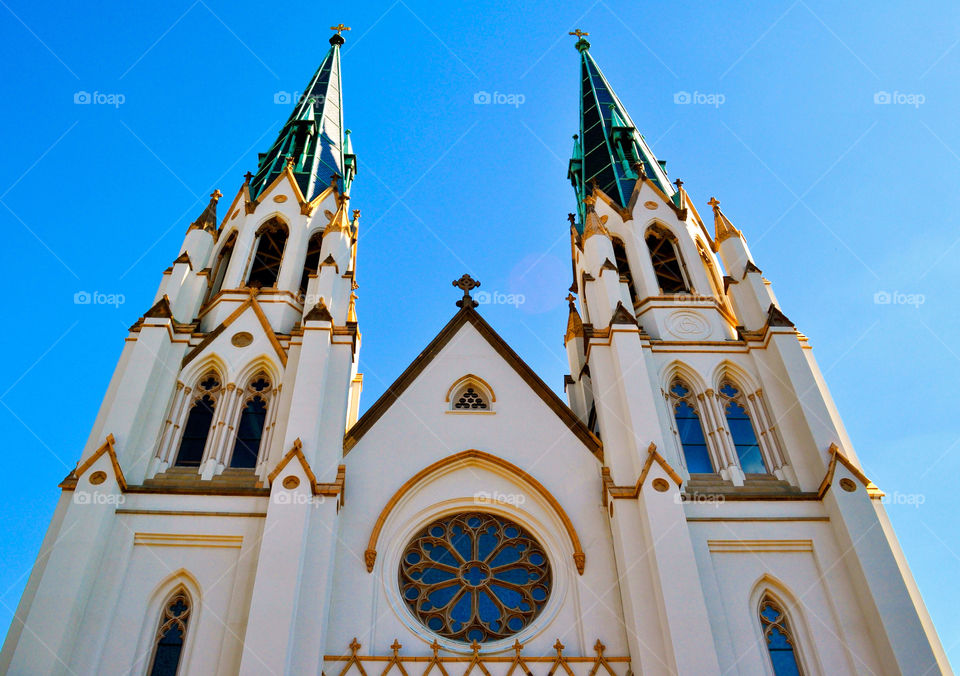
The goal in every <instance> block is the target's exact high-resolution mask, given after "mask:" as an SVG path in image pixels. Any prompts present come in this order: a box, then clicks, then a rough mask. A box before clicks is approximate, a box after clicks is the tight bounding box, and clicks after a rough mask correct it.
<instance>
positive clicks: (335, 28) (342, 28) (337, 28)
mask: <svg viewBox="0 0 960 676" xmlns="http://www.w3.org/2000/svg"><path fill="white" fill-rule="evenodd" d="M330 30H332V31H337V35H340V33H342V32H343V31H348V30H350V26H344V25H343V24H342V23H341V24H337V25H336V26H330Z"/></svg>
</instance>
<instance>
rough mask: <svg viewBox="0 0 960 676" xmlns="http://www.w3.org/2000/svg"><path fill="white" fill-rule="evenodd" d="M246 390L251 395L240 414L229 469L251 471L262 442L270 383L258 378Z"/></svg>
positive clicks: (262, 377) (254, 465) (255, 464)
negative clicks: (249, 391) (250, 392)
mask: <svg viewBox="0 0 960 676" xmlns="http://www.w3.org/2000/svg"><path fill="white" fill-rule="evenodd" d="M248 389H249V390H251V391H252V392H253V394H252V395H251V396H250V398H249V399H247V402H246V404H245V405H244V407H243V411H241V413H240V422H239V424H238V425H237V439H236V441H235V442H234V445H233V453H232V454H231V456H230V467H234V468H238V469H253V468H255V467H256V466H257V459H258V458H259V456H260V443H261V442H262V441H263V432H264V427H265V426H266V422H267V393H268V392H269V390H270V381H268V380H267V379H266V378H265V377H264V376H259V377H257V378H255V379H254V381H253V382H251V383H250V386H249V387H248Z"/></svg>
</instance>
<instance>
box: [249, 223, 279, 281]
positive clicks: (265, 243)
mask: <svg viewBox="0 0 960 676" xmlns="http://www.w3.org/2000/svg"><path fill="white" fill-rule="evenodd" d="M286 245H287V226H286V225H284V223H283V221H281V220H280V219H279V218H271V219H270V220H269V221H267V222H266V223H264V224H263V225H261V226H260V229H259V230H258V231H257V251H256V253H255V254H254V256H253V263H252V264H251V267H250V275H249V276H248V277H247V286H255V287H260V288H270V287H275V286H276V285H277V277H279V276H280V263H281V262H283V250H284V248H285V247H286Z"/></svg>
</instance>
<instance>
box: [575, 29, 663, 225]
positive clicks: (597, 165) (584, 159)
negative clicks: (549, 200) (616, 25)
mask: <svg viewBox="0 0 960 676" xmlns="http://www.w3.org/2000/svg"><path fill="white" fill-rule="evenodd" d="M571 35H577V37H578V38H579V40H577V44H576V48H577V51H578V52H580V134H579V136H578V137H574V147H573V155H572V157H571V159H570V169H569V172H568V177H569V178H570V183H571V184H572V185H573V187H574V190H575V191H576V193H577V210H578V212H579V215H580V218H579V221H580V222H579V224H578V229H582V228H583V219H584V204H583V198H584V197H586V196H588V195H589V194H590V193H591V192H592V191H593V186H594V185H596V187H598V188H600V189H601V190H603V192H604V193H606V195H608V196H609V197H610V198H611V199H612V200H614V201H615V202H616V203H617V204H619V205H620V206H622V207H625V206H626V205H627V203H628V202H629V200H630V195H631V194H632V193H633V186H634V184H635V183H636V182H637V178H638V169H639V168H640V166H641V165H642V167H643V171H644V173H645V175H646V176H647V178H649V179H650V180H652V181H653V182H654V183H655V184H656V185H657V187H658V188H660V190H662V191H663V192H664V193H665V194H666V195H667V196H669V197H672V196H673V194H674V193H675V192H676V190H675V189H674V187H673V186H672V185H670V181H669V180H668V179H667V173H666V171H664V169H663V167H662V166H661V164H660V163H659V162H658V161H657V158H656V157H654V155H653V151H651V150H650V148H649V146H647V143H646V141H644V139H643V136H641V135H640V133H639V132H638V131H637V128H636V126H635V125H634V124H633V120H632V119H631V118H630V115H629V113H627V110H626V108H624V106H623V104H622V103H620V99H618V98H617V95H616V94H615V93H614V91H613V88H612V87H611V86H610V84H609V83H608V82H607V79H606V78H605V77H604V75H603V73H602V72H601V71H600V67H599V66H598V65H597V62H596V61H594V60H593V57H592V56H590V43H589V42H587V40H586V39H585V38H584V37H583V35H586V33H580V32H577V33H571Z"/></svg>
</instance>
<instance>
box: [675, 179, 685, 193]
mask: <svg viewBox="0 0 960 676" xmlns="http://www.w3.org/2000/svg"><path fill="white" fill-rule="evenodd" d="M673 184H674V185H675V186H677V190H680V188H682V187H683V181H681V180H680V179H679V178H678V179H677V180H676V181H674V182H673Z"/></svg>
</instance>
